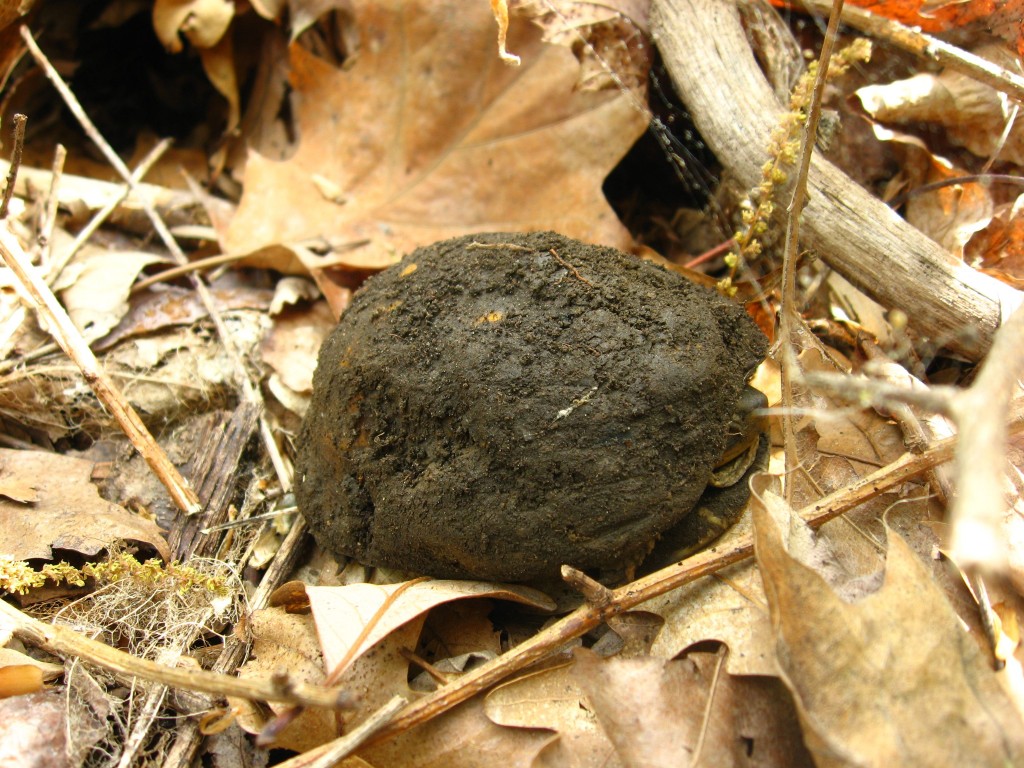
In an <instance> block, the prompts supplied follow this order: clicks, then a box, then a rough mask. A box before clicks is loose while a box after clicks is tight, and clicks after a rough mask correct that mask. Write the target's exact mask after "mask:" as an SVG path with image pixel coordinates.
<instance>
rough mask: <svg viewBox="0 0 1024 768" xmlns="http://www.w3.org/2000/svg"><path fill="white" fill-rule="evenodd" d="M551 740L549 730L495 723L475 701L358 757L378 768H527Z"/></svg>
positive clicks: (364, 751) (478, 702)
mask: <svg viewBox="0 0 1024 768" xmlns="http://www.w3.org/2000/svg"><path fill="white" fill-rule="evenodd" d="M552 738H553V736H552V734H551V732H550V731H548V730H537V729H531V728H505V727H502V726H500V725H496V724H494V723H493V722H491V720H490V719H489V718H488V717H487V716H486V714H484V711H483V704H482V703H481V701H480V699H479V697H478V698H474V699H471V700H470V701H467V702H466V703H464V704H461V705H460V706H458V707H456V708H454V709H452V710H450V711H449V712H446V713H445V714H443V715H441V716H440V717H438V718H435V719H433V720H431V721H430V724H429V727H420V728H413V729H411V730H409V731H405V732H404V733H401V734H399V735H398V736H396V737H395V738H392V739H388V740H387V741H384V742H382V743H381V744H377V745H373V746H371V747H369V748H368V749H364V750H362V751H361V752H360V756H361V757H363V758H365V759H366V761H367V762H369V763H370V764H371V765H373V766H376V767H377V768H382V767H383V766H387V768H494V766H501V768H530V767H531V766H533V765H534V764H535V763H534V761H535V760H536V758H537V754H538V753H539V752H540V751H541V750H542V749H543V748H544V746H545V745H546V744H547V743H549V742H550V741H551V740H552Z"/></svg>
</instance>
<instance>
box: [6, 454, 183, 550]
mask: <svg viewBox="0 0 1024 768" xmlns="http://www.w3.org/2000/svg"><path fill="white" fill-rule="evenodd" d="M92 468H93V463H92V462H91V461H85V460H83V459H75V458H72V457H70V456H61V455H59V454H55V453H44V452H42V451H12V450H7V449H0V478H11V479H20V480H23V481H25V482H30V483H31V484H32V485H33V486H34V487H35V489H36V493H37V499H36V501H35V502H34V503H32V504H21V503H17V502H13V501H10V500H8V499H5V498H0V554H2V555H6V556H8V557H12V558H14V559H16V560H34V559H39V560H51V559H53V549H67V550H71V551H74V552H79V553H81V554H83V555H85V556H87V557H93V556H95V555H97V554H99V553H100V552H101V551H102V550H104V549H109V548H110V547H111V546H112V545H114V544H115V543H117V542H125V541H128V542H136V543H139V544H143V545H146V546H148V547H150V548H151V549H153V550H155V551H156V552H157V554H158V555H160V557H162V558H163V559H164V560H169V559H170V550H169V549H168V548H167V542H166V541H164V538H163V536H162V535H161V531H160V529H159V528H158V527H157V525H156V524H155V523H153V522H151V521H149V520H145V519H143V518H141V517H139V516H138V515H133V514H132V513H130V512H129V511H128V510H126V509H124V508H123V507H119V506H118V505H116V504H111V503H110V502H108V501H105V500H104V499H102V498H101V497H100V495H99V491H98V490H97V489H96V486H95V485H93V484H92V482H90V477H91V475H92Z"/></svg>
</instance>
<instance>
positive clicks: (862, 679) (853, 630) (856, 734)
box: [754, 493, 1024, 766]
mask: <svg viewBox="0 0 1024 768" xmlns="http://www.w3.org/2000/svg"><path fill="white" fill-rule="evenodd" d="M763 498H764V500H765V503H764V504H755V505H754V520H755V529H756V546H757V560H758V564H759V566H760V568H761V572H762V575H763V578H764V580H765V588H766V591H767V594H768V598H769V605H770V607H771V612H772V624H773V628H774V632H775V636H776V643H777V651H778V653H777V655H778V659H779V666H780V669H781V671H782V673H783V679H784V680H785V682H786V685H787V686H788V687H789V689H790V691H791V692H792V693H793V696H794V699H795V701H796V704H797V709H798V711H799V712H800V717H801V721H802V723H803V728H804V738H805V740H806V742H807V744H808V746H809V748H810V749H811V751H812V753H813V754H814V757H815V762H816V763H817V764H818V765H825V766H840V765H940V764H942V765H967V764H970V765H1015V764H1018V763H1021V761H1022V760H1024V736H1022V733H1024V732H1022V730H1021V721H1020V716H1019V715H1018V713H1017V712H1016V711H1015V710H1014V709H1013V705H1012V703H1011V701H1010V699H1009V698H1008V697H1007V695H1006V694H1005V693H1004V691H1003V689H1002V688H1001V687H1000V683H999V680H998V678H997V676H996V674H995V673H994V672H993V671H992V670H991V668H990V667H989V665H988V663H987V662H986V660H985V658H984V657H983V656H982V654H981V652H980V651H979V649H978V645H977V642H976V640H975V639H974V638H972V637H971V636H970V635H969V634H968V633H966V632H965V631H964V630H963V629H962V627H961V624H960V622H959V619H958V618H957V616H956V614H955V613H954V612H953V610H952V609H951V607H950V605H949V603H948V602H947V601H946V598H945V595H944V594H943V592H942V590H941V589H940V588H939V587H938V586H937V585H936V584H935V583H934V582H933V580H932V577H931V575H930V574H929V573H928V572H927V570H926V569H925V568H924V567H923V565H922V564H921V563H920V562H919V561H918V559H917V556H916V555H914V553H913V552H912V551H911V550H910V548H909V547H908V546H907V544H906V543H905V542H904V541H903V539H902V538H901V537H900V536H898V535H893V534H892V533H890V535H889V537H888V540H889V551H888V560H887V565H886V572H885V582H884V584H883V586H882V588H881V589H879V590H878V591H877V592H876V593H874V594H872V595H870V596H868V597H866V598H864V599H862V600H860V601H858V602H856V603H853V604H850V603H846V602H844V601H843V600H842V599H841V598H840V597H839V595H838V594H837V593H836V592H835V591H834V590H833V588H832V587H831V586H829V584H828V583H827V582H826V581H825V580H824V579H823V578H822V577H821V576H819V575H818V574H817V573H815V571H814V570H812V569H811V568H809V567H808V566H806V565H803V564H802V563H800V562H798V561H797V560H796V559H794V558H793V557H792V556H790V555H789V554H788V553H787V545H786V541H785V538H784V536H783V534H784V533H786V532H787V531H789V532H791V533H792V532H794V531H799V527H800V526H802V525H803V524H802V523H800V522H797V521H793V522H790V520H789V519H787V518H786V515H787V514H789V512H788V508H786V507H785V505H784V503H783V502H782V501H781V499H779V498H778V497H775V496H774V495H772V494H770V493H765V494H764V497H763ZM770 510H771V511H770ZM780 518H781V519H780Z"/></svg>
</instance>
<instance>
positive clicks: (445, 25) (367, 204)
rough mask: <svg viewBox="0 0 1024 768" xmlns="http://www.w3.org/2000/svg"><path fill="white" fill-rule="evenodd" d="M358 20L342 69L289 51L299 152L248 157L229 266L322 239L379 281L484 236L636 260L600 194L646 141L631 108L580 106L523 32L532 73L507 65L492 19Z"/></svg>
mask: <svg viewBox="0 0 1024 768" xmlns="http://www.w3.org/2000/svg"><path fill="white" fill-rule="evenodd" d="M352 6H353V7H352V18H353V19H355V24H356V25H357V28H358V39H359V40H360V47H359V50H358V51H357V52H356V54H355V55H354V56H353V57H352V59H351V61H350V62H349V63H348V64H347V65H346V66H345V67H343V68H340V69H339V68H336V67H334V66H332V65H330V64H328V63H327V62H325V61H323V60H321V59H318V58H316V57H315V56H313V55H312V54H310V53H309V52H307V51H305V50H304V49H303V48H301V47H299V46H298V45H293V46H292V48H291V65H292V69H291V84H292V87H293V89H294V92H295V96H296V102H295V110H294V111H295V115H296V120H297V123H298V132H299V136H300V140H299V145H298V147H297V149H296V151H295V154H294V155H293V156H292V157H291V158H290V159H288V160H287V161H284V162H273V161H270V160H268V159H266V158H264V157H262V156H260V155H259V154H256V153H253V154H252V155H251V156H250V158H249V161H248V164H247V166H246V172H245V188H244V193H243V196H242V201H241V204H240V206H239V209H238V212H237V214H236V216H235V218H234V220H233V221H232V222H231V225H230V227H229V228H228V231H227V232H226V233H225V235H224V237H223V244H224V245H225V249H226V250H229V251H232V252H240V253H246V252H253V251H256V250H257V249H259V248H262V247H265V246H272V245H274V244H280V243H289V242H298V241H304V240H308V239H311V238H321V239H324V240H326V241H327V242H329V243H333V244H336V245H337V246H341V245H346V246H348V248H347V249H346V250H343V251H340V252H339V253H338V254H337V256H336V257H335V259H334V260H335V263H337V264H342V265H345V266H347V267H358V268H366V269H379V268H382V267H384V266H387V265H389V264H392V263H394V262H395V261H397V259H398V258H399V257H400V256H401V255H402V254H403V253H405V252H408V251H410V250H412V249H413V248H414V247H416V246H419V245H423V244H426V243H430V242H434V241H436V240H441V239H443V238H447V237H453V236H455V235H462V234H467V233H471V232H477V231H481V230H488V231H497V230H531V229H532V230H537V229H557V230H558V231H560V232H563V233H564V234H567V235H570V236H573V237H577V238H579V239H583V240H589V241H592V242H602V243H606V244H609V245H615V246H619V247H625V246H628V244H629V243H630V237H629V234H628V233H627V232H626V230H625V228H624V227H623V226H622V224H621V223H619V221H618V219H617V218H616V216H615V214H614V212H613V211H612V209H611V208H610V206H609V205H608V203H607V202H606V201H605V199H604V197H603V196H602V194H601V191H600V188H601V183H602V181H603V179H604V177H605V175H606V174H607V173H608V172H609V171H610V170H611V168H612V167H614V165H615V164H616V163H617V162H618V160H619V159H620V158H621V157H622V156H623V154H625V152H626V150H627V149H628V148H629V147H630V146H631V145H632V143H633V142H634V141H635V140H636V139H637V138H638V137H639V135H640V133H641V132H642V131H643V129H644V127H645V125H646V118H645V117H644V116H643V115H642V114H641V113H640V112H638V111H637V110H636V108H635V106H634V105H633V104H632V103H631V102H630V99H629V98H628V97H627V96H626V95H623V94H621V93H619V92H618V91H612V92H598V93H584V92H582V91H578V90H576V89H575V83H576V79H577V76H578V72H579V65H578V64H577V62H576V60H575V59H574V57H573V55H572V53H571V52H570V51H568V50H566V49H565V48H563V47H559V46H552V45H546V44H544V43H543V42H541V40H540V33H539V31H537V30H536V29H534V28H533V27H532V26H531V25H530V24H529V23H527V22H524V21H517V20H515V19H513V21H512V24H511V27H510V30H509V48H510V50H514V51H516V52H517V54H518V55H520V56H521V57H522V59H523V65H522V66H521V67H518V68H512V67H507V66H506V65H504V64H502V63H501V62H500V61H499V60H498V57H497V55H496V53H495V26H494V19H493V18H492V17H491V14H490V12H489V8H488V6H487V4H486V3H482V2H481V3H469V4H466V3H461V2H454V1H453V0H446V2H413V3H406V4H403V5H401V6H398V5H393V4H380V3H370V2H366V0H362V1H361V2H354V3H353V4H352ZM318 182H319V184H318ZM325 184H327V185H329V186H330V188H331V189H333V190H336V191H337V193H336V194H334V193H332V194H330V195H325V194H324V192H323V188H324V185H325ZM269 266H275V267H276V268H278V269H290V270H294V269H295V268H296V265H295V264H294V263H273V264H269Z"/></svg>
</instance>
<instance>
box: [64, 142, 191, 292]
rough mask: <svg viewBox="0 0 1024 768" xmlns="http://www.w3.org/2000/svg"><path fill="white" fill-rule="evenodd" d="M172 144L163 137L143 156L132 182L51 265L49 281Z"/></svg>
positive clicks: (88, 224)
mask: <svg viewBox="0 0 1024 768" xmlns="http://www.w3.org/2000/svg"><path fill="white" fill-rule="evenodd" d="M170 146H171V140H170V139H161V140H160V141H158V142H157V143H156V145H155V146H154V147H153V148H152V149H151V150H149V152H147V153H146V156H145V157H144V158H142V162H141V163H139V164H138V166H136V168H135V170H134V171H132V172H131V176H130V177H129V178H130V182H129V183H127V184H125V185H124V186H123V187H121V190H120V192H119V193H118V194H117V195H115V196H114V197H112V198H111V199H110V200H109V201H108V202H107V204H106V205H104V206H103V207H102V208H101V209H100V210H98V211H96V213H95V214H93V217H92V218H91V219H89V222H88V223H87V224H86V225H85V226H84V227H82V230H81V231H80V232H79V233H78V234H77V235H76V236H75V239H74V242H72V243H71V247H70V248H68V249H67V251H66V252H65V253H63V254H62V255H61V260H60V262H58V263H56V264H54V265H52V266H51V267H50V272H49V274H48V275H47V278H46V280H47V282H48V283H49V284H50V285H53V284H54V283H55V282H56V281H57V278H58V277H60V273H61V272H63V271H64V267H66V266H67V265H68V262H69V261H71V259H72V258H74V256H75V254H76V253H78V252H79V251H80V250H81V249H82V246H83V245H85V244H86V243H87V242H88V241H89V238H91V237H92V236H93V234H94V233H95V232H96V230H97V229H99V228H100V226H102V224H103V222H105V221H106V220H107V219H108V218H109V217H110V214H112V213H113V212H114V211H116V210H117V206H119V205H120V204H121V203H122V201H123V200H124V199H125V198H126V197H128V195H129V194H130V193H131V191H132V184H137V183H138V182H140V181H142V180H143V179H144V178H145V177H146V174H147V173H149V170H150V168H152V167H153V166H154V165H156V162H157V161H158V160H159V159H160V158H161V157H163V156H164V152H166V151H167V150H168V149H169V148H170Z"/></svg>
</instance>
